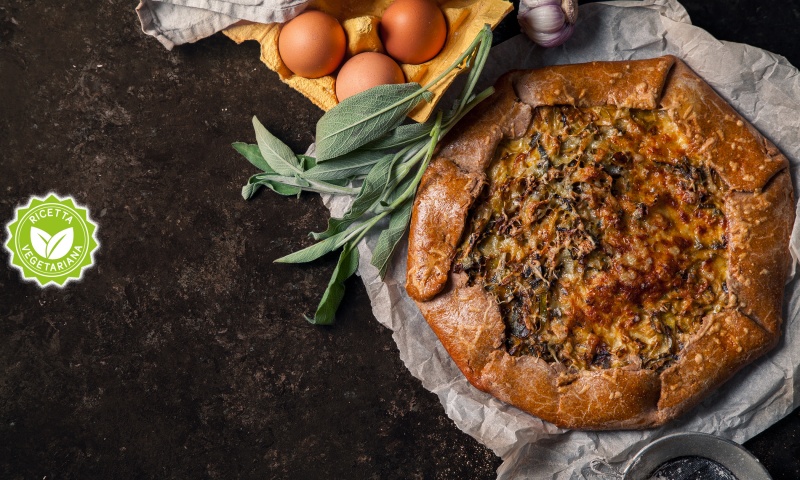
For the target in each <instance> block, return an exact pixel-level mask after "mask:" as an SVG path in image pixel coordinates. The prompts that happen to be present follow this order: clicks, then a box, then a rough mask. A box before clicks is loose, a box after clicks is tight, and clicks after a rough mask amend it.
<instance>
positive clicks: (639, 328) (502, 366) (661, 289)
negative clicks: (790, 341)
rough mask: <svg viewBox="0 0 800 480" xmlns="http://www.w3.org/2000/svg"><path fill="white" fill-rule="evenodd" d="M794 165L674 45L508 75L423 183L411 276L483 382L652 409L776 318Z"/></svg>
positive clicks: (770, 342)
mask: <svg viewBox="0 0 800 480" xmlns="http://www.w3.org/2000/svg"><path fill="white" fill-rule="evenodd" d="M793 222H794V200H793V191H792V184H791V181H790V177H789V171H788V161H787V159H786V158H785V157H784V156H783V155H782V154H781V153H780V152H779V151H778V149H777V148H776V147H775V146H774V145H773V144H772V143H770V142H769V140H767V139H765V138H764V137H763V136H762V135H760V134H759V133H758V132H757V131H756V130H755V128H753V127H752V126H751V125H750V124H749V123H748V122H747V121H746V120H744V119H743V118H742V117H741V116H739V115H738V114H737V113H736V111H734V110H733V108H731V107H730V106H729V105H728V104H727V103H726V102H725V101H724V100H722V99H721V98H720V97H719V96H718V95H717V94H716V93H715V92H714V91H713V90H712V89H711V87H709V86H708V85H707V84H706V83H705V82H704V81H703V80H702V79H701V78H699V77H698V76H697V75H696V74H695V73H694V72H692V71H691V70H690V69H689V68H688V67H687V66H686V65H685V64H684V63H683V62H681V61H680V60H678V59H676V58H674V57H671V56H668V57H661V58H656V59H651V60H642V61H625V62H595V63H590V64H584V65H564V66H555V67H548V68H543V69H540V70H534V71H515V72H510V73H508V74H506V75H505V76H503V77H502V78H501V79H500V80H499V81H498V84H497V86H496V92H495V94H494V96H493V97H491V98H490V99H488V100H487V101H485V102H484V103H483V105H482V106H481V107H479V110H477V111H474V112H473V113H472V114H471V115H470V116H469V117H468V118H466V119H465V120H464V121H462V123H461V125H460V126H459V130H458V131H457V132H452V133H451V134H450V135H449V136H448V137H447V138H445V139H444V141H443V142H442V145H441V148H440V149H439V151H438V152H437V154H436V156H435V158H434V159H433V161H432V162H431V164H430V166H429V167H428V170H427V171H426V173H425V176H424V178H423V180H422V182H421V183H420V187H419V190H418V192H417V197H416V200H415V204H414V210H413V216H412V220H411V228H410V233H409V254H408V272H407V282H406V290H407V291H408V293H409V295H410V296H411V297H412V298H413V299H414V300H415V301H416V302H417V304H418V305H419V307H420V310H421V311H422V313H423V315H424V316H425V318H426V320H427V321H428V323H429V324H430V325H431V327H432V328H433V330H434V332H435V333H436V335H437V336H438V337H439V339H440V340H441V342H442V344H443V345H444V347H445V348H446V349H447V351H448V352H449V354H450V355H451V356H452V358H453V360H454V361H455V363H456V364H457V365H458V367H459V368H460V369H461V371H462V372H463V373H464V375H465V376H466V378H467V379H468V380H469V381H470V382H471V383H472V384H473V385H475V386H476V387H477V388H479V389H481V390H484V391H486V392H489V393H491V394H493V395H494V396H496V397H497V398H499V399H501V400H503V401H505V402H508V403H510V404H512V405H514V406H516V407H518V408H520V409H522V410H525V411H527V412H529V413H531V414H533V415H536V416H538V417H540V418H542V419H544V420H547V421H549V422H552V423H554V424H556V425H559V426H562V427H566V428H579V429H598V430H599V429H620V428H646V427H652V426H656V425H661V424H663V423H664V422H666V421H668V420H670V419H672V418H675V417H676V416H678V415H680V414H682V413H684V412H686V411H687V410H688V409H690V408H692V407H693V406H694V405H695V404H697V403H698V402H699V401H700V400H701V399H702V398H703V397H704V396H706V395H707V394H708V393H710V392H711V390H712V389H714V388H715V387H717V386H718V385H720V384H721V383H723V382H724V381H726V380H727V379H728V378H730V377H731V376H732V375H733V374H734V373H735V372H736V371H737V370H739V369H740V368H741V367H742V366H744V365H746V364H747V363H749V362H751V361H752V360H754V359H755V358H756V357H758V356H760V355H762V354H764V353H765V352H766V351H768V350H769V349H771V348H772V347H773V346H774V345H775V344H776V342H777V340H778V338H779V336H780V331H781V304H782V296H783V289H784V283H785V280H786V275H787V271H788V266H789V263H790V255H789V250H788V241H789V236H790V230H791V227H792V224H793Z"/></svg>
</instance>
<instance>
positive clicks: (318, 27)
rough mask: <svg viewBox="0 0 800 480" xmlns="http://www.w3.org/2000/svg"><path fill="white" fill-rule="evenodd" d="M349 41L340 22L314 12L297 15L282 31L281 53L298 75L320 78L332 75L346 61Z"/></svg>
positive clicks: (279, 44) (279, 47)
mask: <svg viewBox="0 0 800 480" xmlns="http://www.w3.org/2000/svg"><path fill="white" fill-rule="evenodd" d="M346 44H347V41H346V39H345V35H344V29H343V28H342V26H341V25H340V24H339V21H338V20H336V19H335V18H333V17H332V16H330V15H328V14H327V13H323V12H318V11H315V10H311V11H307V12H304V13H301V14H300V15H298V16H296V17H295V18H293V19H292V20H289V22H288V23H287V24H286V25H284V26H283V27H282V28H281V33H280V35H279V36H278V53H280V56H281V60H283V63H285V64H286V66H287V67H288V68H289V70H291V71H292V73H294V74H295V75H300V76H301V77H306V78H319V77H322V76H325V75H328V74H330V73H333V72H334V71H335V70H336V68H338V67H339V64H340V63H342V59H344V50H345V46H346Z"/></svg>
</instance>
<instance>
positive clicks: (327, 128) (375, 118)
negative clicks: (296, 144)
mask: <svg viewBox="0 0 800 480" xmlns="http://www.w3.org/2000/svg"><path fill="white" fill-rule="evenodd" d="M424 92H426V90H422V87H421V86H420V85H419V84H418V83H402V84H394V85H379V86H377V87H374V88H370V89H369V90H366V91H364V92H361V93H359V94H357V95H353V96H352V97H349V98H346V99H345V100H344V101H342V102H341V103H339V104H338V105H336V106H335V107H333V108H332V109H330V110H329V111H328V112H327V113H325V115H323V116H322V118H320V120H319V122H317V162H323V161H326V160H330V159H332V158H336V157H339V156H341V155H344V154H346V153H350V152H352V151H353V150H355V149H357V148H358V147H361V146H362V145H365V144H367V143H369V142H371V141H373V140H376V139H378V138H380V137H382V136H384V135H386V133H388V132H389V131H390V130H391V129H393V128H395V127H397V126H398V125H400V123H402V121H403V119H404V118H405V117H406V115H408V112H410V111H411V109H413V108H414V107H415V106H416V105H417V104H418V103H419V102H420V100H422V98H423V97H424V95H423V93H424Z"/></svg>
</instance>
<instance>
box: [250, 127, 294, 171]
mask: <svg viewBox="0 0 800 480" xmlns="http://www.w3.org/2000/svg"><path fill="white" fill-rule="evenodd" d="M253 128H254V129H255V131H256V141H257V142H258V148H259V150H260V151H261V156H262V157H263V158H264V160H265V161H266V162H267V164H268V165H269V166H270V168H272V170H274V171H275V173H277V174H279V175H283V176H286V177H291V176H292V175H294V174H295V173H299V172H300V171H301V169H300V162H299V161H298V160H297V157H295V155H294V152H292V149H291V148H289V147H288V146H287V145H286V144H285V143H283V142H281V141H280V140H278V137H276V136H275V135H273V134H271V133H270V132H269V130H267V129H266V128H265V127H264V125H262V124H261V122H259V121H258V118H256V117H253Z"/></svg>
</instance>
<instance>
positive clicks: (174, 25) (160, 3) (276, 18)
mask: <svg viewBox="0 0 800 480" xmlns="http://www.w3.org/2000/svg"><path fill="white" fill-rule="evenodd" d="M308 2H309V0H140V2H139V6H137V7H136V13H137V15H139V21H140V22H141V24H142V31H143V32H144V33H146V34H148V35H151V36H153V37H155V38H156V39H158V41H159V42H161V43H162V44H163V45H164V46H165V47H167V49H168V50H172V47H174V46H175V45H181V44H183V43H191V42H196V41H197V40H200V39H201V38H205V37H208V36H209V35H213V34H214V33H216V32H219V31H220V30H223V29H225V28H228V27H229V26H231V25H233V24H234V23H236V22H238V21H240V20H247V21H251V22H257V23H275V22H285V21H286V20H289V19H290V18H293V17H294V16H296V15H297V14H299V13H300V12H302V11H303V9H304V8H305V7H306V5H307V4H308Z"/></svg>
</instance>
